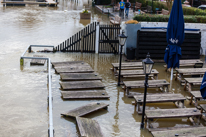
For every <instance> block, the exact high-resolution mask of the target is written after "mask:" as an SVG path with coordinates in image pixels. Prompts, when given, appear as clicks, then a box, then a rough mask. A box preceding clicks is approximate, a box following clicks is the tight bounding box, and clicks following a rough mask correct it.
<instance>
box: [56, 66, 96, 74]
mask: <svg viewBox="0 0 206 137" xmlns="http://www.w3.org/2000/svg"><path fill="white" fill-rule="evenodd" d="M55 71H56V73H92V72H94V70H93V69H92V68H91V67H90V66H77V65H73V66H62V67H55Z"/></svg>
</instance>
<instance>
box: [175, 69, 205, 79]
mask: <svg viewBox="0 0 206 137" xmlns="http://www.w3.org/2000/svg"><path fill="white" fill-rule="evenodd" d="M205 71H206V68H187V69H186V68H185V69H176V76H175V80H177V79H178V80H179V81H180V82H182V80H183V76H191V75H197V76H199V75H200V76H203V75H204V74H205Z"/></svg>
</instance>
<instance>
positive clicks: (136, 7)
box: [135, 2, 142, 10]
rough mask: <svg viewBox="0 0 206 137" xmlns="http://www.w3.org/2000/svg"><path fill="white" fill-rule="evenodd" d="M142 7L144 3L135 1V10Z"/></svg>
mask: <svg viewBox="0 0 206 137" xmlns="http://www.w3.org/2000/svg"><path fill="white" fill-rule="evenodd" d="M141 7H142V3H139V2H136V3H135V10H139V9H141Z"/></svg>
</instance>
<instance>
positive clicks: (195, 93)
mask: <svg viewBox="0 0 206 137" xmlns="http://www.w3.org/2000/svg"><path fill="white" fill-rule="evenodd" d="M189 92H190V97H191V99H190V105H191V104H192V103H193V104H194V105H195V106H196V107H197V105H198V102H197V101H199V100H200V99H202V96H201V93H200V91H189ZM193 99H194V100H193Z"/></svg>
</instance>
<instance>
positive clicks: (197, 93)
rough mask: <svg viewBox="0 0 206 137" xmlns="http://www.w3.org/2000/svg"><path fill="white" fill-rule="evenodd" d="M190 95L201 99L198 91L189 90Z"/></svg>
mask: <svg viewBox="0 0 206 137" xmlns="http://www.w3.org/2000/svg"><path fill="white" fill-rule="evenodd" d="M189 92H190V94H192V96H194V97H195V98H196V99H202V95H201V93H200V91H189Z"/></svg>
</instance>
